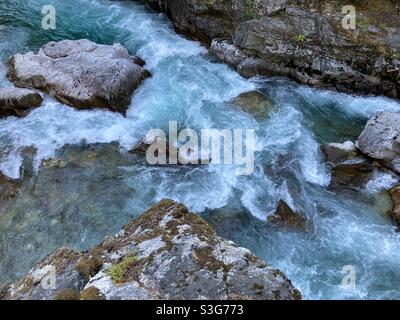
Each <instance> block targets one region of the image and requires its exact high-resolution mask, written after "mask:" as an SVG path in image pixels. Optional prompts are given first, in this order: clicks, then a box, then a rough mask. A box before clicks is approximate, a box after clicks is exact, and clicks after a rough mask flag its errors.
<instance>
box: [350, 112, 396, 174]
mask: <svg viewBox="0 0 400 320" xmlns="http://www.w3.org/2000/svg"><path fill="white" fill-rule="evenodd" d="M356 146H357V148H358V149H360V151H361V152H362V153H364V154H365V155H367V156H368V157H371V158H373V159H376V160H378V161H379V162H380V163H381V164H382V165H384V166H386V167H388V168H389V169H391V170H393V171H395V172H397V173H400V113H397V112H378V113H376V114H375V115H374V116H373V117H372V118H371V119H370V120H369V121H368V123H367V125H366V126H365V129H364V131H363V132H362V133H361V135H360V136H359V137H358V140H357V143H356Z"/></svg>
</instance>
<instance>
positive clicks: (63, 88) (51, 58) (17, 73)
mask: <svg viewBox="0 0 400 320" xmlns="http://www.w3.org/2000/svg"><path fill="white" fill-rule="evenodd" d="M141 62H142V61H141V60H140V59H138V58H137V57H134V56H130V55H129V53H128V51H127V50H126V48H124V47H123V46H122V45H120V44H114V45H112V46H107V45H100V44H96V43H93V42H91V41H89V40H76V41H71V40H64V41H60V42H49V43H48V44H46V45H45V46H44V47H43V48H41V49H40V50H39V52H38V53H37V54H35V53H33V52H28V53H26V54H16V55H14V56H12V57H11V58H10V59H9V61H8V69H9V70H8V78H9V79H10V80H11V81H12V82H13V83H14V84H15V85H16V86H17V87H24V88H36V89H40V90H42V91H44V92H47V93H49V94H50V95H52V96H54V97H56V98H57V99H58V100H60V101H61V102H62V103H65V104H68V105H71V106H74V107H76V108H82V109H87V108H106V109H109V110H112V111H118V112H121V113H125V112H126V109H127V107H128V105H129V103H130V101H131V95H132V93H133V92H134V91H135V89H136V88H137V87H138V86H139V84H140V83H141V82H142V80H144V79H145V78H146V77H148V76H149V72H148V71H147V70H146V69H145V68H143V67H142V66H141V65H142V63H141Z"/></svg>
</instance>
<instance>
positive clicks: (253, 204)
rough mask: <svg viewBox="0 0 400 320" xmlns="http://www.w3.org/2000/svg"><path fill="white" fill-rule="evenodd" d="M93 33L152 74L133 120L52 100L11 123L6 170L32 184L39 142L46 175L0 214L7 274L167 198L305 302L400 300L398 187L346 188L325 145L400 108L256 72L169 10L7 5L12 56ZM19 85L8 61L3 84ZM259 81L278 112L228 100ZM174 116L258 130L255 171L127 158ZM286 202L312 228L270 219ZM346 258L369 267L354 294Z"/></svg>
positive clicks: (2, 34) (6, 122)
mask: <svg viewBox="0 0 400 320" xmlns="http://www.w3.org/2000/svg"><path fill="white" fill-rule="evenodd" d="M49 2H50V3H52V4H53V5H54V6H55V8H56V10H57V29H56V30H49V31H45V30H43V29H41V28H40V26H41V19H42V15H41V7H42V5H47V4H49ZM80 38H88V39H90V40H92V41H96V42H99V43H104V44H112V43H114V42H120V43H122V44H123V45H125V46H126V47H127V48H128V49H129V51H130V52H131V53H132V54H137V55H139V56H141V57H142V58H144V59H145V60H146V62H147V64H146V67H147V68H148V69H149V70H150V72H151V73H152V77H151V78H149V79H147V80H146V81H145V82H144V83H143V85H142V86H141V87H140V88H139V89H138V90H137V91H136V93H135V96H134V98H133V100H132V104H131V106H130V108H129V111H128V114H127V117H126V118H124V117H122V116H121V115H119V114H114V113H110V112H107V111H101V110H96V111H77V110H74V109H72V108H70V107H68V106H65V105H62V104H60V103H58V102H57V101H55V100H53V99H51V98H50V97H46V100H45V104H44V105H43V106H42V107H40V108H38V109H36V110H34V111H33V112H32V113H31V114H29V115H28V116H27V117H26V118H23V119H16V118H7V119H3V120H0V170H1V171H2V172H3V173H4V174H6V175H8V176H10V177H14V178H18V177H19V174H20V166H21V164H22V156H21V150H22V149H23V148H24V147H27V146H35V147H36V148H37V155H36V158H35V163H34V164H35V168H36V170H37V173H36V177H35V178H34V179H32V180H31V181H29V182H27V183H26V185H25V186H24V189H23V192H22V193H21V194H20V195H19V196H18V197H17V198H16V199H13V201H11V202H10V203H7V204H6V205H4V206H2V207H1V208H0V258H1V261H0V282H4V281H8V280H12V279H15V278H16V277H19V276H21V275H22V274H23V273H24V272H26V271H27V270H28V269H29V268H30V267H32V266H33V265H34V263H35V262H36V261H37V260H38V259H40V258H41V257H43V256H45V255H46V254H48V253H50V252H51V251H52V250H54V249H55V248H57V247H60V246H64V245H66V246H71V247H74V248H75V249H78V250H85V249H87V248H89V247H90V246H91V245H93V244H95V243H97V242H99V241H100V240H101V239H102V238H103V237H104V236H105V235H106V234H111V233H115V232H117V231H118V230H119V229H120V228H121V227H122V226H123V225H124V224H125V223H127V222H128V221H129V220H130V219H132V218H133V217H134V216H136V215H138V214H139V213H141V212H142V211H143V210H144V209H145V208H146V207H148V206H150V205H151V204H153V203H155V202H156V201H158V200H160V199H162V198H166V197H167V198H172V199H175V200H177V201H180V202H182V203H184V204H186V205H187V206H188V207H190V208H191V209H192V210H194V211H196V212H198V213H199V214H201V215H203V216H204V217H205V218H206V219H207V220H208V221H210V223H212V224H213V226H214V227H215V228H216V230H217V231H218V233H219V234H220V235H222V236H224V237H226V238H229V239H232V240H234V241H235V242H237V243H238V244H240V245H242V246H245V247H247V248H249V249H251V250H253V251H254V252H255V253H257V254H258V255H259V256H261V257H262V258H264V259H265V260H266V261H268V263H269V264H271V265H272V266H274V267H276V268H279V269H281V270H282V271H283V272H285V273H286V275H287V276H288V277H289V278H290V279H291V280H292V281H293V283H294V285H295V286H297V287H298V288H299V289H300V291H301V292H302V294H303V296H304V297H305V298H308V299H318V298H324V299H342V298H345V299H366V298H373V299H381V298H391V299H399V298H400V292H399V285H400V236H399V234H398V233H397V232H396V230H395V227H394V225H393V224H392V222H391V220H390V219H389V217H388V214H387V210H388V208H390V203H389V202H388V199H387V197H385V195H383V194H382V192H381V191H382V190H384V189H385V188H387V187H388V186H390V185H391V184H392V183H393V181H392V180H390V179H389V178H388V177H385V176H381V177H377V179H376V181H375V182H374V183H371V184H369V185H368V187H367V188H364V189H362V190H358V191H351V192H350V191H343V192H339V193H337V192H333V191H332V190H330V189H329V188H328V185H329V181H330V172H329V169H328V168H327V167H326V165H325V164H324V162H323V161H322V155H321V152H320V149H319V146H320V144H321V143H324V142H343V141H345V140H347V139H352V140H354V139H355V138H356V137H357V135H358V134H359V133H360V131H361V130H362V127H363V125H364V124H365V122H366V120H367V119H368V118H369V117H370V116H372V115H373V114H374V112H376V111H378V110H399V109H400V104H399V103H398V102H396V101H393V100H389V99H386V98H383V97H369V98H365V97H364V98H363V97H353V96H347V95H342V94H337V93H333V92H328V91H318V90H314V89H310V88H307V87H303V86H299V85H297V84H294V83H292V82H290V81H288V80H285V79H278V78H253V79H243V78H241V77H240V76H239V75H238V74H237V73H236V72H234V71H233V70H232V69H230V68H229V67H227V66H226V65H224V64H221V63H219V62H218V61H217V60H216V59H215V57H213V56H212V55H210V54H208V53H207V50H206V49H205V48H204V47H202V46H201V45H200V44H199V43H197V42H192V41H189V40H186V39H184V38H183V37H181V36H179V35H177V34H176V33H175V32H174V31H173V28H172V26H171V25H170V23H169V22H168V21H167V20H166V19H165V17H164V16H162V15H158V14H155V13H151V12H149V11H148V10H147V9H146V8H145V7H144V6H142V5H140V4H136V3H131V2H127V1H125V2H111V1H102V0H91V1H90V0H76V1H61V0H56V1H48V0H43V1H41V0H25V1H22V0H21V1H20V0H13V1H11V0H10V1H9V0H6V1H2V2H0V49H1V51H0V58H1V59H2V61H5V59H6V58H7V57H8V56H10V55H11V54H13V53H16V52H26V51H29V50H37V49H38V48H39V47H41V46H42V45H43V44H45V43H47V42H48V41H51V40H61V39H80ZM10 85H11V84H10V83H8V82H7V80H6V79H5V67H4V65H1V64H0V86H2V87H6V86H10ZM256 88H257V89H258V90H260V91H261V92H263V94H264V95H265V96H266V97H268V98H269V99H271V100H272V101H273V103H274V111H273V112H272V113H270V114H269V115H268V116H267V117H265V118H264V119H261V120H260V119H255V118H253V117H252V116H251V115H250V114H248V113H245V112H242V111H240V110H239V109H236V108H233V107H232V106H231V105H230V104H229V103H227V101H229V100H230V99H232V98H234V97H236V96H237V95H239V94H240V93H242V92H246V91H249V90H254V89H256ZM169 120H176V121H178V124H179V127H180V128H185V127H189V128H194V129H197V130H200V129H202V128H234V129H237V128H243V129H245V128H254V129H255V132H256V149H257V152H256V162H255V171H254V173H253V174H252V175H250V176H241V177H238V176H236V175H235V174H234V168H232V167H230V166H208V167H194V168H174V167H149V166H148V165H146V163H144V162H143V161H142V160H141V159H138V158H136V157H133V156H130V155H128V154H127V153H126V150H128V149H130V148H131V147H132V146H134V145H135V144H136V143H137V142H138V141H139V140H140V139H141V138H142V137H143V135H145V133H146V132H147V130H148V129H150V128H163V129H167V127H168V121H169ZM111 142H118V143H119V145H120V146H122V149H121V150H119V148H118V147H115V148H116V149H114V148H111V149H109V148H107V147H106V148H103V147H100V151H96V152H97V153H96V156H90V155H89V153H90V152H89V151H87V147H85V145H87V144H94V143H111ZM65 145H79V147H77V149H74V147H67V148H66V149H65V148H63V147H64V146H65ZM85 152H86V153H85ZM88 152H89V153H88ZM82 154H83V155H82ZM53 157H61V158H62V159H64V160H65V161H67V162H68V161H69V163H70V165H68V166H66V167H65V168H62V169H59V170H53V169H46V168H45V167H43V166H42V167H41V165H40V164H41V161H42V160H43V159H49V158H53ZM89 158H90V159H91V160H90V161H88V160H87V159H89ZM71 159H72V160H71ZM279 199H284V200H286V201H287V202H288V203H289V204H290V205H291V206H292V207H293V208H295V209H296V210H297V211H299V212H302V213H304V215H305V216H307V218H308V220H309V221H310V224H311V225H312V228H311V229H310V230H308V231H307V232H294V231H289V230H283V229H277V228H271V227H269V226H268V225H267V224H266V223H264V221H265V219H266V217H267V216H268V215H269V214H270V213H271V212H273V210H274V208H275V207H276V205H277V203H278V201H279ZM345 265H353V266H354V267H355V269H356V271H357V282H356V283H357V286H356V288H354V289H344V288H343V287H341V285H340V284H341V280H342V278H343V276H344V274H343V273H342V272H341V271H342V268H343V267H344V266H345Z"/></svg>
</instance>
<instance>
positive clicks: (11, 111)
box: [0, 88, 43, 118]
mask: <svg viewBox="0 0 400 320" xmlns="http://www.w3.org/2000/svg"><path fill="white" fill-rule="evenodd" d="M42 101H43V98H42V96H41V95H40V94H39V93H37V92H36V91H33V90H28V89H21V88H0V118H3V117H8V116H16V117H22V116H24V115H25V114H26V113H27V112H28V111H29V110H30V109H32V108H35V107H39V106H40V105H41V104H42Z"/></svg>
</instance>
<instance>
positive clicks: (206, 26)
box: [146, 0, 400, 98]
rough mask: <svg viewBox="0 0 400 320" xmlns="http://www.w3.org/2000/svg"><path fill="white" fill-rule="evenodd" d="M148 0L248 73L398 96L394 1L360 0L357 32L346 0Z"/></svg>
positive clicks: (398, 44) (397, 31)
mask: <svg viewBox="0 0 400 320" xmlns="http://www.w3.org/2000/svg"><path fill="white" fill-rule="evenodd" d="M146 2H147V3H148V4H149V5H150V6H151V7H152V8H153V9H155V10H158V11H163V12H165V13H166V14H167V15H168V17H169V18H170V19H171V20H172V22H173V24H174V26H175V29H176V30H177V31H179V32H181V33H183V34H185V35H187V36H189V37H191V38H193V39H198V40H201V41H202V42H203V43H205V44H206V45H207V46H210V47H211V51H212V52H214V53H215V54H216V55H217V56H218V57H219V58H220V59H222V60H224V61H225V62H227V63H228V64H230V65H232V66H233V67H234V68H236V70H237V71H238V72H239V73H240V74H242V75H243V76H245V77H250V76H254V75H283V76H289V77H291V78H292V79H295V80H297V81H299V82H301V83H304V84H308V85H312V86H317V87H325V88H331V89H335V90H339V91H343V92H360V93H365V94H371V93H373V94H384V95H387V96H391V97H397V98H398V97H400V80H399V79H400V78H399V74H400V59H399V52H400V36H399V34H400V28H399V23H398V21H399V17H400V9H399V5H398V4H397V3H396V1H392V0H383V1H358V3H357V6H356V8H357V28H356V29H355V30H346V29H345V28H343V27H342V21H343V19H345V18H346V17H345V14H343V13H342V10H341V9H342V8H343V3H342V1H323V2H321V1H290V0H274V1H261V0H254V1H253V0H252V1H249V0H234V1H232V0H220V1H206V0H203V1H199V0H146Z"/></svg>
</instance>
